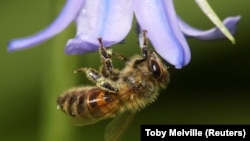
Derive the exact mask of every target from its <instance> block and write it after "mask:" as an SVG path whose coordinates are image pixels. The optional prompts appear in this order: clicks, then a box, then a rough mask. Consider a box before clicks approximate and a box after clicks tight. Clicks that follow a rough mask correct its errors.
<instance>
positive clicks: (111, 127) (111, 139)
mask: <svg viewBox="0 0 250 141" xmlns="http://www.w3.org/2000/svg"><path fill="white" fill-rule="evenodd" d="M134 116H135V113H132V112H125V113H122V114H120V115H118V116H117V117H115V118H114V119H113V120H112V121H111V122H110V123H109V124H108V125H107V127H106V129H105V133H104V139H105V141H120V140H121V138H122V137H123V135H124V134H125V133H126V131H127V129H128V127H129V125H130V123H131V122H132V120H133V118H134Z"/></svg>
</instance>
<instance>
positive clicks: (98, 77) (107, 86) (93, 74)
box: [75, 68, 118, 93]
mask: <svg viewBox="0 0 250 141" xmlns="http://www.w3.org/2000/svg"><path fill="white" fill-rule="evenodd" d="M78 72H85V73H86V75H87V78H88V79H89V80H90V81H92V82H93V83H95V84H96V86H97V87H99V88H101V89H104V90H106V91H109V92H113V93H116V92H117V91H118V88H117V87H116V86H115V84H114V82H111V81H110V80H108V79H107V78H105V77H104V76H103V75H102V74H101V73H99V72H98V71H97V70H95V69H93V68H80V69H77V70H76V71H75V73H78Z"/></svg>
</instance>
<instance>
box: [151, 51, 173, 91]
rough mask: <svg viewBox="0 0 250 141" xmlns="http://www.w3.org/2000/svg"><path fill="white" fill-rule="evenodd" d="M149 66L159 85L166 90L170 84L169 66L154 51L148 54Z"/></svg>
mask: <svg viewBox="0 0 250 141" xmlns="http://www.w3.org/2000/svg"><path fill="white" fill-rule="evenodd" d="M147 65H148V69H149V71H150V72H151V75H152V77H153V78H154V79H155V80H156V81H157V82H158V83H159V85H160V86H161V87H162V88H165V87H166V85H167V84H168V83H169V78H170V75H169V72H168V68H167V66H166V65H165V64H164V63H163V61H162V60H161V58H160V57H159V56H158V55H157V54H156V53H155V52H153V51H152V50H148V53H147Z"/></svg>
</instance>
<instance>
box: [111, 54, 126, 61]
mask: <svg viewBox="0 0 250 141" xmlns="http://www.w3.org/2000/svg"><path fill="white" fill-rule="evenodd" d="M112 56H114V57H116V58H118V59H120V60H122V61H124V62H128V61H129V59H128V58H127V57H126V56H124V55H122V54H119V53H116V52H112Z"/></svg>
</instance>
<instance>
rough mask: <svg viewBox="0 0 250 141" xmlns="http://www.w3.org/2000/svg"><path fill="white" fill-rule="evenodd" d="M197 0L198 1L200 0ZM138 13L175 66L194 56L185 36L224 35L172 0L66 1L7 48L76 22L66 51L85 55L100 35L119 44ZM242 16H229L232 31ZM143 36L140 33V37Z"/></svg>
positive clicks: (209, 37) (26, 44) (210, 37)
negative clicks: (190, 18) (186, 16)
mask: <svg viewBox="0 0 250 141" xmlns="http://www.w3.org/2000/svg"><path fill="white" fill-rule="evenodd" d="M197 1H198V0H197ZM134 14H135V16H136V19H137V22H138V24H139V26H140V29H141V30H147V36H148V38H149V40H150V41H151V43H152V45H153V46H154V48H155V50H156V51H157V52H158V54H159V55H160V56H161V57H162V58H163V59H164V60H166V61H167V62H169V63H170V64H172V65H174V66H175V67H176V68H181V67H183V66H185V65H187V64H188V63H189V61H190V58H191V55H190V50H189V46H188V44H187V41H186V38H185V36H188V37H195V38H198V39H202V40H214V39H221V38H225V36H224V34H223V33H222V32H221V30H220V28H217V27H215V28H212V29H209V30H205V31H202V30H199V29H196V28H193V27H191V26H190V25H188V24H187V23H185V22H184V21H183V20H182V19H181V18H180V17H178V16H177V14H176V12H175V9H174V5H173V0H164V1H163V0H67V1H66V4H65V6H64V8H63V9H62V11H61V13H60V14H59V16H58V17H57V18H56V19H55V21H54V22H52V24H51V25H49V26H48V27H47V28H45V29H43V30H42V31H40V32H38V33H36V34H34V35H32V36H29V37H25V38H19V39H14V40H12V41H10V43H9V47H8V50H9V51H15V50H21V49H26V48H30V47H33V46H36V45H38V44H40V43H42V42H44V41H46V40H48V39H49V38H51V37H53V36H55V35H57V34H58V33H60V32H61V31H63V30H64V29H65V28H66V27H67V26H68V25H69V24H70V23H71V22H72V21H75V22H76V28H77V32H76V36H75V38H73V39H69V40H68V42H67V43H66V47H65V52H66V53H67V54H82V53H87V52H93V51H96V50H98V48H99V43H98V40H97V39H98V38H100V37H101V38H102V39H103V44H104V46H105V47H109V46H111V45H113V44H117V43H119V42H121V41H122V40H124V39H125V37H126V36H127V34H128V33H129V31H130V29H131V27H132V22H133V15H134ZM239 19H240V16H236V17H229V18H227V19H225V20H224V22H223V23H224V25H225V26H226V27H227V29H228V30H229V32H230V33H231V34H234V33H235V31H236V25H237V23H238V21H239ZM139 39H140V36H139Z"/></svg>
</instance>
